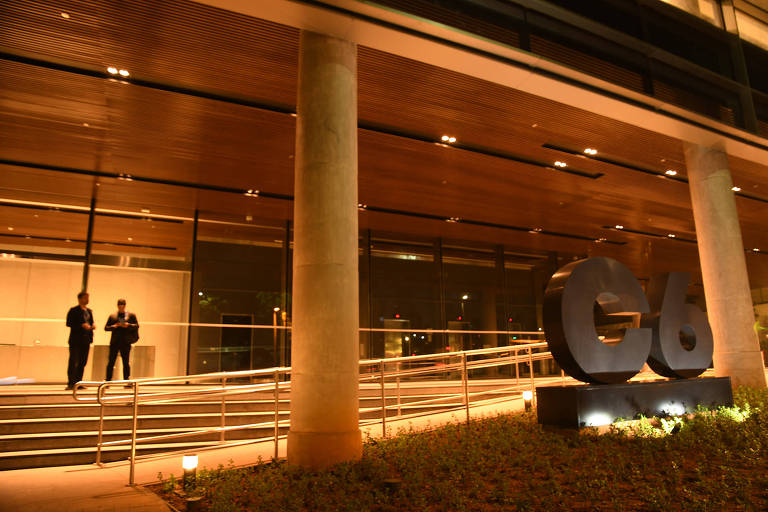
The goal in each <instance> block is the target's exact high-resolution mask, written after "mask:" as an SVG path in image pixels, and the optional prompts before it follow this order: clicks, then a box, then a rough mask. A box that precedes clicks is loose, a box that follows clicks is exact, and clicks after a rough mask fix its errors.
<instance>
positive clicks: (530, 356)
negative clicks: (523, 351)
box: [528, 347, 536, 404]
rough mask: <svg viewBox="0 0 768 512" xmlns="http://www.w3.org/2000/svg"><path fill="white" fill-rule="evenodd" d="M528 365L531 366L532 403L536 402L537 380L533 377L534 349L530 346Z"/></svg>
mask: <svg viewBox="0 0 768 512" xmlns="http://www.w3.org/2000/svg"><path fill="white" fill-rule="evenodd" d="M528 365H529V366H530V368H531V403H532V404H535V403H536V382H535V381H534V378H533V349H532V348H531V347H528Z"/></svg>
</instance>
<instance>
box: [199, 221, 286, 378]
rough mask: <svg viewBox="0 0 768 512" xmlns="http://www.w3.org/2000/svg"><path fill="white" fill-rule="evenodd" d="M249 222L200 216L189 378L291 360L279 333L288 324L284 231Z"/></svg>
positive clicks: (276, 225)
mask: <svg viewBox="0 0 768 512" xmlns="http://www.w3.org/2000/svg"><path fill="white" fill-rule="evenodd" d="M249 218H251V220H249V221H243V220H241V218H235V217H229V218H227V217H226V216H224V215H216V216H212V215H203V214H201V215H200V220H199V223H198V236H197V246H196V248H195V268H194V276H193V283H194V284H193V287H194V288H193V290H192V308H191V311H192V318H191V321H192V323H193V327H192V331H191V336H190V363H189V366H190V368H189V371H190V373H209V372H216V371H238V370H248V369H256V368H266V367H271V366H273V365H281V364H286V363H287V360H286V359H287V355H288V348H287V342H286V335H285V334H284V330H283V329H279V327H281V326H284V325H286V324H287V323H288V322H289V317H288V314H287V312H286V309H288V308H287V307H286V302H287V298H286V297H285V296H283V294H282V289H283V283H282V280H283V277H282V276H283V267H284V265H283V260H284V251H283V245H284V238H285V226H284V225H283V224H282V223H279V222H271V221H266V220H259V219H256V220H254V219H253V218H252V217H249ZM284 313H286V314H284ZM194 324H209V325H207V326H199V325H198V326H195V325H194ZM228 325H233V327H227V326H228ZM234 326H237V327H234Z"/></svg>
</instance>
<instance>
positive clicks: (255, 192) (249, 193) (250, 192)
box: [245, 188, 259, 197]
mask: <svg viewBox="0 0 768 512" xmlns="http://www.w3.org/2000/svg"><path fill="white" fill-rule="evenodd" d="M245 195H246V196H248V197H259V191H258V190H256V189H253V188H249V189H248V190H246V191H245Z"/></svg>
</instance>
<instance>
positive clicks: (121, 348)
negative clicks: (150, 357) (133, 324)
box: [107, 341, 131, 380]
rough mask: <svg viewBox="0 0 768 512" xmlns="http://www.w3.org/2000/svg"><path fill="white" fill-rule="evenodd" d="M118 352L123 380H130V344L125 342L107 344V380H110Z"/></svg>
mask: <svg viewBox="0 0 768 512" xmlns="http://www.w3.org/2000/svg"><path fill="white" fill-rule="evenodd" d="M118 352H120V359H122V360H123V380H128V379H130V378H131V363H130V360H131V344H130V343H128V342H127V341H121V342H117V343H110V344H109V361H108V362H107V380H112V370H114V369H115V361H117V353H118Z"/></svg>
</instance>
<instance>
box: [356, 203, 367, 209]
mask: <svg viewBox="0 0 768 512" xmlns="http://www.w3.org/2000/svg"><path fill="white" fill-rule="evenodd" d="M357 208H358V210H365V209H366V208H368V205H367V204H363V203H357Z"/></svg>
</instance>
